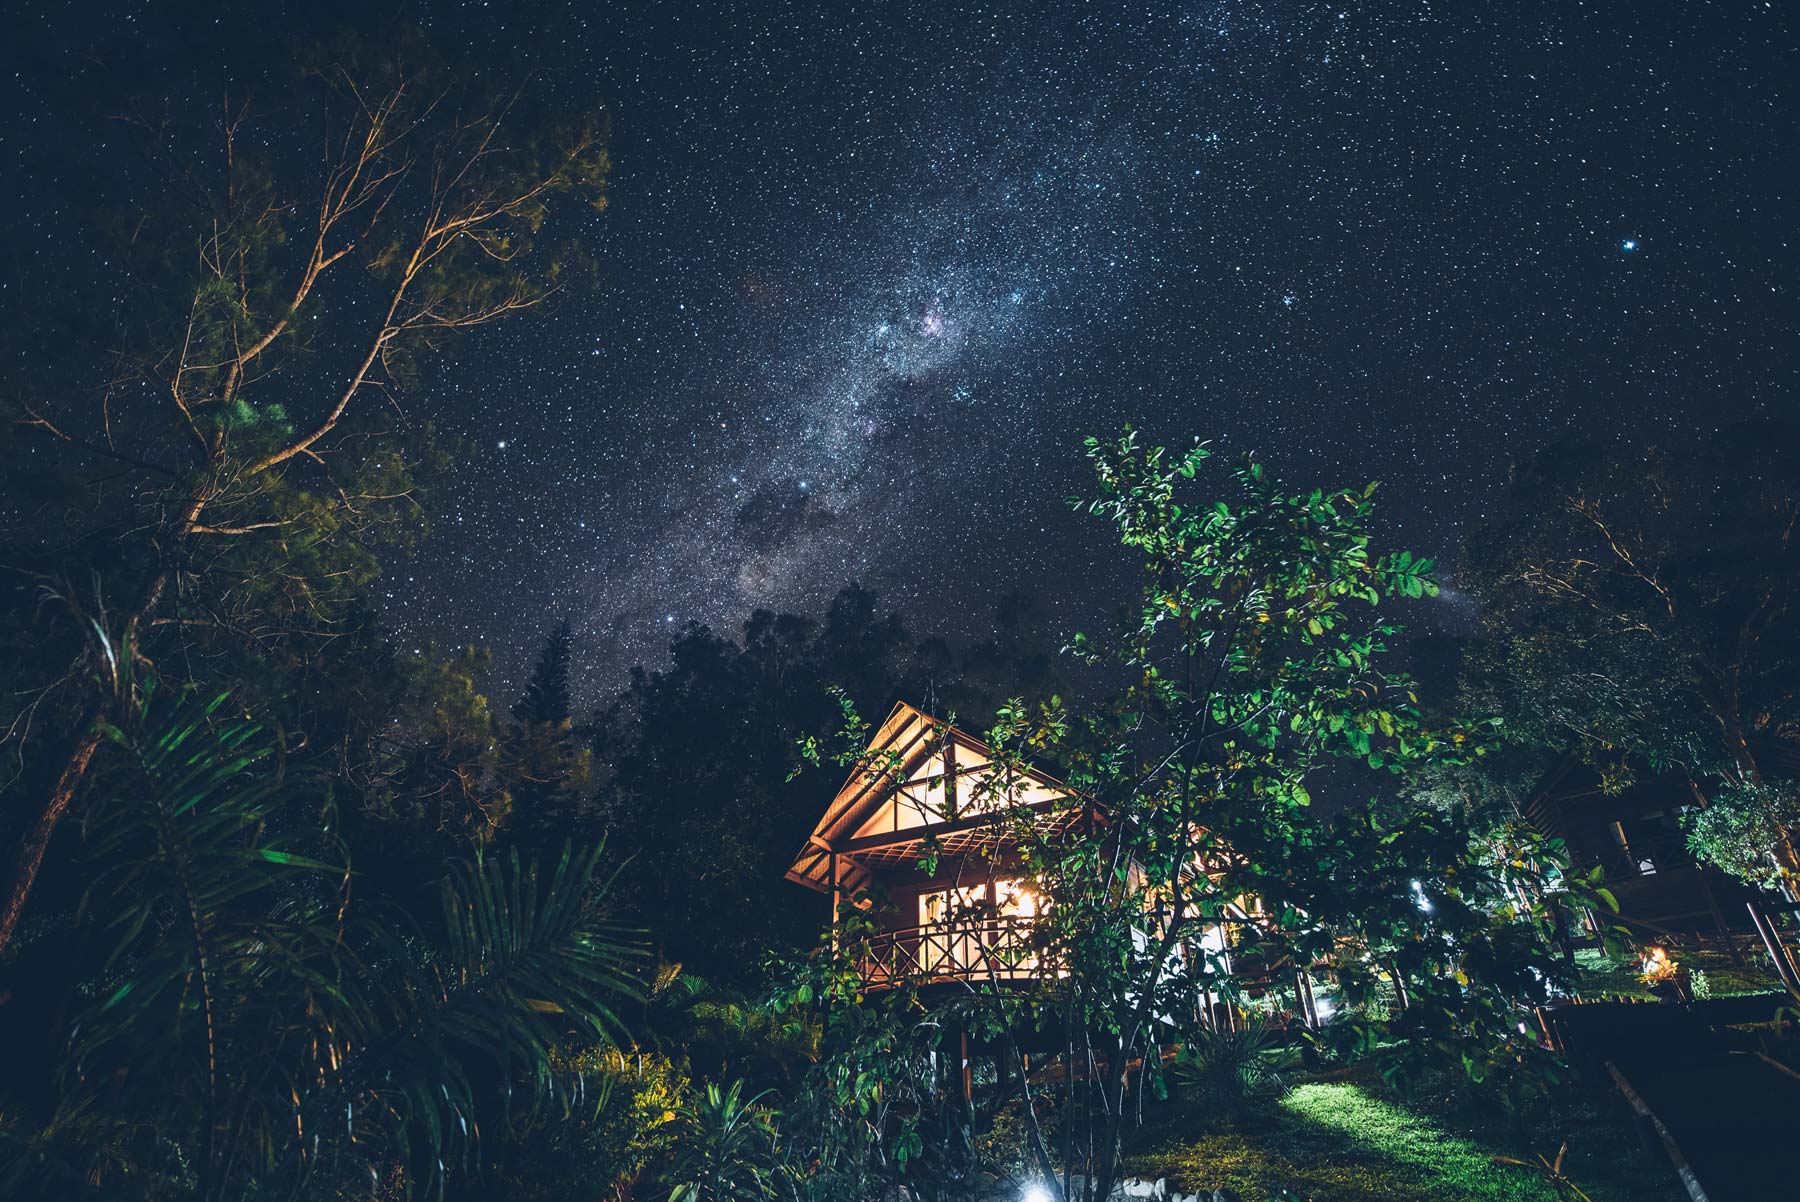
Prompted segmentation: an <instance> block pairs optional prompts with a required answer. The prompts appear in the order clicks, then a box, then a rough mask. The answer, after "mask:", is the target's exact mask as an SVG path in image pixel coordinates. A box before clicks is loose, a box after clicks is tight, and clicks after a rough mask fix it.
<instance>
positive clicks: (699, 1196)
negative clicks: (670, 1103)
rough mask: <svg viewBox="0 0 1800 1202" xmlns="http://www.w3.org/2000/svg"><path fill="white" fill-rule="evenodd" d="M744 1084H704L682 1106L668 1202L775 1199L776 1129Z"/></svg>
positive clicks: (770, 1118) (737, 1082)
mask: <svg viewBox="0 0 1800 1202" xmlns="http://www.w3.org/2000/svg"><path fill="white" fill-rule="evenodd" d="M743 1088H744V1084H743V1082H742V1081H734V1082H732V1083H731V1084H730V1085H729V1086H727V1087H724V1088H721V1087H720V1086H718V1085H716V1084H708V1085H707V1086H706V1088H705V1089H704V1090H702V1091H700V1092H699V1093H696V1094H695V1095H693V1096H692V1097H691V1098H690V1099H689V1100H688V1102H687V1104H686V1105H685V1106H684V1107H682V1110H681V1112H680V1116H679V1119H678V1121H679V1122H680V1124H681V1138H680V1139H679V1140H678V1141H677V1143H676V1145H675V1167H674V1170H673V1175H674V1178H675V1181H676V1185H675V1188H674V1189H673V1190H672V1191H670V1193H669V1202H746V1200H748V1199H755V1198H773V1197H775V1182H774V1177H775V1172H776V1166H777V1156H776V1147H775V1124H774V1120H773V1118H772V1117H771V1115H770V1113H769V1111H768V1109H767V1108H765V1107H762V1106H759V1105H758V1104H757V1103H758V1102H759V1101H760V1100H761V1099H760V1097H754V1098H749V1099H745V1098H744V1097H743V1096H742V1095H743Z"/></svg>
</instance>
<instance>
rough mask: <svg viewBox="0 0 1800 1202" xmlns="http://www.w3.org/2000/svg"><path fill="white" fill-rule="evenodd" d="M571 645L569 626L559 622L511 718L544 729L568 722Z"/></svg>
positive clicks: (572, 639)
mask: <svg viewBox="0 0 1800 1202" xmlns="http://www.w3.org/2000/svg"><path fill="white" fill-rule="evenodd" d="M574 642H575V636H574V633H573V632H572V631H571V630H570V629H569V624H568V623H567V622H558V623H557V624H556V629H554V630H552V631H551V632H550V637H549V638H547V639H545V640H544V648H543V650H542V651H539V652H538V657H537V664H536V665H535V666H534V667H533V668H532V670H531V683H530V684H528V685H526V686H525V695H524V696H522V697H520V698H519V701H518V704H517V705H515V706H513V710H512V714H513V717H514V718H517V719H518V720H519V721H520V722H540V723H543V724H545V725H547V726H557V725H560V724H561V723H564V722H567V721H568V720H569V653H570V651H571V649H572V648H573V646H574Z"/></svg>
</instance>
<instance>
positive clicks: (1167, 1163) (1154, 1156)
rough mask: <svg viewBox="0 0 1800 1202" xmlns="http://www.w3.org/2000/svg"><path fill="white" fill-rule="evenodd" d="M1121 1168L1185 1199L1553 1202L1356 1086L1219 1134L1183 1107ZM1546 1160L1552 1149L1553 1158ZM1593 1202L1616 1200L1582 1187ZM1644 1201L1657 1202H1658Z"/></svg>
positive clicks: (1337, 1086)
mask: <svg viewBox="0 0 1800 1202" xmlns="http://www.w3.org/2000/svg"><path fill="white" fill-rule="evenodd" d="M1145 1134H1146V1136H1147V1137H1148V1138H1147V1139H1146V1140H1145V1141H1144V1144H1142V1145H1140V1148H1141V1150H1140V1151H1139V1152H1138V1153H1137V1154H1136V1155H1133V1156H1130V1157H1128V1159H1127V1169H1128V1171H1130V1172H1131V1173H1133V1174H1134V1175H1136V1176H1140V1177H1144V1178H1148V1179H1154V1178H1157V1177H1166V1178H1168V1179H1169V1182H1170V1184H1171V1185H1173V1186H1175V1187H1177V1188H1179V1189H1182V1190H1185V1191H1189V1192H1194V1191H1204V1190H1213V1189H1229V1190H1232V1191H1234V1192H1236V1193H1237V1194H1239V1195H1240V1196H1242V1197H1244V1198H1246V1199H1251V1200H1253V1202H1260V1200H1261V1199H1263V1198H1268V1197H1273V1196H1275V1195H1276V1194H1278V1193H1280V1191H1282V1190H1288V1191H1290V1192H1292V1193H1293V1194H1294V1195H1295V1196H1297V1197H1300V1198H1312V1199H1317V1200H1319V1202H1555V1197H1556V1196H1555V1192H1554V1191H1553V1190H1552V1189H1551V1188H1550V1187H1549V1186H1548V1185H1547V1184H1545V1183H1544V1182H1543V1181H1541V1180H1539V1179H1538V1178H1535V1177H1533V1176H1532V1175H1531V1174H1530V1173H1529V1172H1527V1171H1525V1170H1522V1169H1518V1168H1513V1167H1509V1166H1505V1165H1497V1164H1495V1163H1493V1161H1492V1159H1491V1157H1492V1156H1493V1155H1494V1154H1495V1153H1496V1152H1509V1153H1511V1154H1514V1155H1517V1154H1518V1152H1517V1149H1508V1148H1503V1147H1499V1146H1489V1145H1487V1144H1486V1143H1485V1142H1483V1141H1481V1140H1479V1139H1473V1138H1468V1137H1466V1136H1462V1135H1456V1134H1453V1133H1451V1132H1450V1131H1447V1130H1445V1129H1444V1127H1443V1126H1441V1125H1440V1124H1438V1123H1437V1122H1434V1121H1433V1120H1432V1119H1430V1118H1427V1117H1425V1116H1422V1115H1420V1114H1417V1113H1415V1112H1413V1111H1410V1110H1408V1109H1406V1108H1405V1107H1402V1106H1399V1105H1396V1104H1394V1103H1392V1102H1386V1101H1382V1100H1380V1099H1378V1098H1376V1097H1375V1096H1373V1095H1371V1094H1370V1093H1368V1092H1366V1091H1365V1090H1364V1089H1363V1088H1361V1087H1360V1086H1358V1085H1355V1084H1352V1083H1347V1082H1316V1083H1311V1084H1306V1085H1301V1086H1299V1087H1297V1088H1296V1089H1294V1090H1293V1091H1292V1092H1290V1093H1289V1094H1288V1095H1287V1096H1286V1097H1284V1098H1283V1099H1282V1100H1281V1102H1280V1103H1279V1104H1278V1105H1277V1106H1276V1107H1275V1108H1273V1109H1271V1110H1269V1111H1265V1112H1261V1113H1250V1114H1246V1115H1244V1116H1243V1117H1242V1119H1241V1120H1240V1121H1238V1122H1235V1123H1230V1124H1227V1125H1220V1124H1218V1123H1217V1122H1216V1120H1209V1116H1207V1115H1206V1114H1205V1112H1204V1111H1203V1110H1194V1109H1186V1108H1183V1109H1181V1110H1179V1111H1177V1112H1175V1113H1172V1114H1170V1115H1169V1116H1168V1118H1167V1119H1166V1120H1164V1121H1163V1122H1161V1123H1159V1124H1158V1126H1157V1129H1156V1130H1154V1131H1147V1132H1146V1133H1145ZM1552 1150H1553V1151H1554V1149H1552ZM1581 1184H1582V1186H1583V1188H1587V1189H1589V1191H1590V1192H1591V1193H1592V1194H1593V1196H1594V1197H1595V1198H1596V1199H1597V1200H1599V1202H1609V1200H1610V1199H1612V1198H1614V1197H1615V1196H1617V1195H1615V1194H1614V1193H1612V1192H1611V1191H1609V1190H1608V1189H1606V1188H1604V1187H1602V1188H1597V1189H1596V1188H1593V1187H1592V1184H1591V1183H1590V1182H1587V1181H1583V1182H1581ZM1650 1196H1653V1197H1657V1198H1660V1197H1662V1195H1661V1194H1652V1195H1650Z"/></svg>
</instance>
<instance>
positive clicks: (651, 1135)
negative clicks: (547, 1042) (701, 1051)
mask: <svg viewBox="0 0 1800 1202" xmlns="http://www.w3.org/2000/svg"><path fill="white" fill-rule="evenodd" d="M556 1071H557V1073H558V1075H559V1076H561V1077H562V1078H563V1079H564V1080H565V1081H573V1082H575V1083H576V1086H577V1088H576V1090H575V1091H574V1094H573V1096H572V1097H571V1098H570V1100H569V1104H568V1106H567V1107H566V1109H563V1110H554V1109H549V1108H539V1109H537V1110H535V1111H533V1112H532V1113H530V1114H529V1115H527V1116H524V1117H523V1118H521V1119H519V1120H517V1121H516V1122H515V1124H514V1128H513V1131H512V1132H511V1133H510V1137H509V1142H510V1143H511V1145H512V1146H511V1148H510V1149H509V1152H508V1154H507V1156H506V1158H505V1163H506V1165H507V1169H506V1171H505V1177H506V1194H507V1196H508V1197H511V1198H517V1199H521V1200H525V1199H530V1200H533V1202H583V1200H587V1199H592V1198H594V1197H596V1196H597V1195H604V1192H605V1190H606V1189H607V1188H608V1187H611V1189H612V1190H613V1191H615V1192H616V1193H617V1194H619V1195H621V1196H630V1194H631V1192H632V1191H633V1190H634V1189H635V1188H636V1187H637V1186H638V1184H639V1183H640V1182H641V1181H643V1180H644V1179H645V1177H646V1175H647V1174H648V1173H650V1172H651V1171H652V1170H654V1169H656V1168H658V1167H660V1166H661V1165H662V1164H663V1163H664V1162H665V1161H666V1160H667V1159H668V1158H669V1156H670V1154H671V1153H672V1152H673V1150H674V1148H675V1143H676V1138H677V1136H678V1134H679V1133H680V1129H681V1128H680V1123H679V1111H680V1109H681V1108H682V1107H683V1106H684V1105H685V1104H686V1099H687V1097H688V1095H689V1093H690V1091H691V1089H692V1086H691V1084H690V1083H689V1080H688V1077H687V1074H686V1072H685V1071H684V1070H683V1069H682V1067H681V1065H680V1064H679V1063H677V1062H676V1061H673V1060H670V1059H669V1058H667V1057H665V1056H660V1055H655V1054H647V1053H645V1052H643V1051H641V1050H630V1051H625V1050H619V1049H616V1048H600V1047H590V1048H583V1049H581V1050H580V1051H578V1052H575V1053H573V1054H571V1055H567V1056H564V1057H559V1058H558V1060H557V1064H556Z"/></svg>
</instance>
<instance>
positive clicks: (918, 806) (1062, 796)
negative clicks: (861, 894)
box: [787, 702, 1076, 893]
mask: <svg viewBox="0 0 1800 1202" xmlns="http://www.w3.org/2000/svg"><path fill="white" fill-rule="evenodd" d="M993 760H994V750H993V748H992V747H990V746H989V745H988V744H986V743H984V742H982V741H981V740H980V739H977V738H975V737H974V736H973V735H970V734H969V733H967V732H966V731H963V730H959V729H958V728H956V727H954V726H951V725H949V724H948V723H945V722H941V721H939V720H938V719H936V718H933V717H931V715H929V714H927V713H925V712H924V711H923V710H920V709H917V708H915V707H914V706H911V705H908V704H906V703H905V702H900V703H899V704H897V705H895V706H894V708H893V711H892V712H891V713H889V714H888V716H887V719H886V720H885V721H884V722H883V723H882V724H881V727H880V729H878V730H877V731H876V732H875V736H874V738H873V739H871V740H870V742H869V746H868V748H867V749H866V750H865V752H864V754H863V757H862V759H861V760H860V761H859V762H858V763H857V765H856V766H855V767H854V768H853V769H852V770H851V772H850V775H849V777H848V778H847V779H846V780H845V781H844V785H843V787H842V788H841V789H839V790H838V792H837V796H836V797H834V798H833V799H832V801H831V804H830V805H829V806H827V807H826V809H825V814H824V817H822V818H820V819H819V822H818V825H817V826H815V827H814V828H813V832H812V834H811V835H810V836H809V837H808V838H807V841H806V843H805V845H804V846H802V847H801V848H800V851H799V852H798V854H796V855H795V857H794V862H793V865H792V866H791V867H790V868H789V869H788V870H787V879H788V880H790V881H793V882H795V883H796V884H800V885H804V886H806V887H807V888H809V889H814V890H817V891H819V892H821V893H829V892H831V890H832V887H833V883H834V882H833V880H832V860H833V856H834V854H835V857H836V861H837V863H836V871H837V880H836V882H835V883H836V885H837V887H838V888H840V889H842V890H843V891H844V892H845V893H855V892H856V891H857V890H859V889H861V888H863V887H864V886H865V885H867V884H868V883H869V882H870V881H871V880H872V879H873V878H874V877H875V876H876V875H877V874H878V873H879V872H880V871H881V870H882V868H884V867H889V868H900V867H905V866H909V865H911V864H915V863H917V862H918V861H919V859H920V858H921V857H922V856H923V855H924V854H925V852H926V842H927V840H928V839H929V840H935V842H936V845H937V847H938V849H939V850H940V851H941V852H942V853H943V854H945V855H951V856H954V855H958V854H965V853H967V852H970V851H973V850H974V849H975V848H976V847H978V846H986V847H990V848H991V847H993V846H994V844H995V842H996V838H997V832H996V830H995V828H996V827H997V826H998V825H999V824H1000V822H1001V821H1002V817H1003V809H1002V807H1001V806H999V805H997V804H994V801H993V799H992V797H991V789H984V788H983V787H982V786H983V784H984V782H985V781H986V780H987V777H988V774H989V773H990V772H991V766H992V764H993ZM1012 793H1013V796H1012V803H1013V806H1015V807H1016V806H1025V807H1028V808H1031V809H1035V810H1038V811H1041V812H1043V813H1045V814H1046V815H1049V816H1051V817H1050V820H1051V821H1056V822H1059V823H1067V822H1072V821H1074V818H1075V813H1076V811H1075V807H1071V806H1068V805H1066V804H1064V803H1066V801H1067V799H1068V798H1069V796H1070V794H1069V790H1068V788H1067V786H1065V785H1064V784H1063V783H1062V782H1061V781H1059V780H1057V779H1056V778H1055V777H1052V776H1050V775H1048V774H1046V773H1043V772H1038V771H1036V770H1033V769H1027V770H1026V772H1025V773H1024V775H1023V777H1022V778H1021V780H1019V781H1018V782H1015V783H1014V784H1013V786H1012ZM984 797H985V798H986V800H985V802H984V801H983V798H984Z"/></svg>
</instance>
